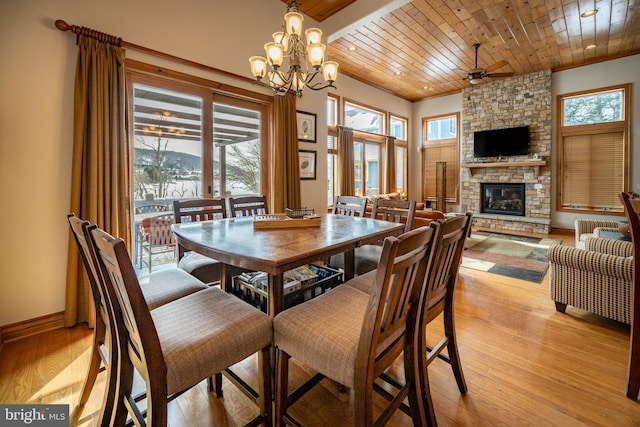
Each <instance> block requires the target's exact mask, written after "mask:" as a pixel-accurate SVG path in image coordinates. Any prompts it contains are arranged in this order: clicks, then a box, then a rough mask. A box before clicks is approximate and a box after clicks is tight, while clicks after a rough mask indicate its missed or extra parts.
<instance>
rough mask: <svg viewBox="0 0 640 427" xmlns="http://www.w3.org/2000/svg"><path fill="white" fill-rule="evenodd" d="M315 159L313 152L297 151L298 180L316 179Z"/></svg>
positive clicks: (315, 153)
mask: <svg viewBox="0 0 640 427" xmlns="http://www.w3.org/2000/svg"><path fill="white" fill-rule="evenodd" d="M316 157H317V152H316V151H314V150H298V160H299V162H300V179H313V180H315V179H316Z"/></svg>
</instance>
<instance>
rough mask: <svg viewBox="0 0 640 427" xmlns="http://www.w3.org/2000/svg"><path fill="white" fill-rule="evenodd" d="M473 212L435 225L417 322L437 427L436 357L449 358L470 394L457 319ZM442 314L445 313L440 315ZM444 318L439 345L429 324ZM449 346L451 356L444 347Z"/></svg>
mask: <svg viewBox="0 0 640 427" xmlns="http://www.w3.org/2000/svg"><path fill="white" fill-rule="evenodd" d="M471 218H472V214H471V213H470V212H468V213H466V214H465V215H458V216H455V217H452V218H447V219H446V220H438V221H437V222H438V223H439V222H442V223H441V224H440V225H436V222H434V223H432V224H433V226H434V227H439V228H440V232H439V233H438V236H437V237H436V239H435V240H434V243H433V252H434V254H433V261H432V265H431V268H430V270H429V274H427V275H426V277H425V282H424V286H423V289H422V294H421V298H420V305H419V307H418V317H417V325H416V334H417V335H416V337H417V341H416V349H417V355H418V360H417V361H416V366H417V369H418V381H419V383H420V389H421V390H422V391H423V393H424V394H423V398H424V400H423V402H424V403H423V405H424V407H425V412H426V413H427V425H429V426H436V425H437V421H436V414H435V410H434V406H433V400H432V398H431V392H430V386H429V375H428V367H429V365H430V364H431V363H432V362H433V361H434V360H436V359H438V358H439V359H441V360H444V361H446V362H447V363H449V364H450V365H451V368H452V370H453V375H454V377H455V379H456V383H457V384H458V389H459V390H460V393H461V394H462V395H465V394H466V393H467V384H466V382H465V379H464V375H463V373H462V364H461V363H460V356H459V354H458V343H457V339H456V330H455V318H454V311H455V310H454V308H455V307H454V296H455V286H456V282H457V280H458V271H459V269H460V263H461V261H462V253H463V251H464V244H465V241H466V238H467V236H468V234H469V227H471ZM441 314H442V316H440V315H441ZM440 318H442V320H443V322H444V334H443V336H442V337H441V338H440V339H438V343H437V344H436V345H435V346H430V344H429V343H428V342H432V341H433V338H432V337H431V332H432V331H431V329H430V330H429V332H427V326H428V325H429V324H430V323H431V322H433V321H434V320H436V319H440ZM445 348H446V349H447V355H444V354H442V350H444V349H445Z"/></svg>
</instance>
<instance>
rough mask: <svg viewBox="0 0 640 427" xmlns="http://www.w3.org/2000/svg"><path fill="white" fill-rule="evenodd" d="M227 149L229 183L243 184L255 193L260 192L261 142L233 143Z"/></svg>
mask: <svg viewBox="0 0 640 427" xmlns="http://www.w3.org/2000/svg"><path fill="white" fill-rule="evenodd" d="M226 150H227V162H226V172H227V184H228V185H230V184H234V183H235V184H241V185H243V186H245V187H247V188H248V189H249V190H250V191H251V192H253V193H260V154H261V152H260V150H261V148H260V142H259V141H250V142H245V143H241V144H232V145H228V146H227V147H226Z"/></svg>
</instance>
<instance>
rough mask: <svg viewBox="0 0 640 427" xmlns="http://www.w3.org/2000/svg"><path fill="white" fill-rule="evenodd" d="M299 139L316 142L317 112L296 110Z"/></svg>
mask: <svg viewBox="0 0 640 427" xmlns="http://www.w3.org/2000/svg"><path fill="white" fill-rule="evenodd" d="M296 119H297V123H298V141H303V142H316V114H314V113H307V112H305V111H296Z"/></svg>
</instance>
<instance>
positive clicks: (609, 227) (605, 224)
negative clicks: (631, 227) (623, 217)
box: [575, 219, 621, 249]
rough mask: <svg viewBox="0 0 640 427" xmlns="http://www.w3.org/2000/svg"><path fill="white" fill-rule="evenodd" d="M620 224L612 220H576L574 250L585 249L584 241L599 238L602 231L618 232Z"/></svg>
mask: <svg viewBox="0 0 640 427" xmlns="http://www.w3.org/2000/svg"><path fill="white" fill-rule="evenodd" d="M620 224H621V222H620V221H613V220H593V219H576V222H575V229H576V248H579V249H585V241H586V239H589V238H592V237H601V236H600V233H601V232H602V231H608V232H618V231H620Z"/></svg>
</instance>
